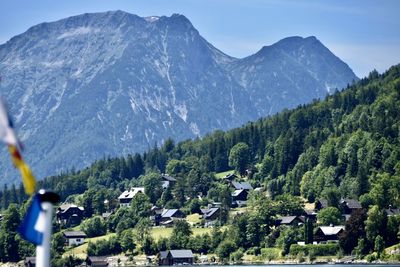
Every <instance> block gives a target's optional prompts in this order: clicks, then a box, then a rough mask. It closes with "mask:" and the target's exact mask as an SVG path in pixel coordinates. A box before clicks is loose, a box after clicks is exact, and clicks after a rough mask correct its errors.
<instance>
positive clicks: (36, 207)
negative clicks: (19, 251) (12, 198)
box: [18, 194, 44, 245]
mask: <svg viewBox="0 0 400 267" xmlns="http://www.w3.org/2000/svg"><path fill="white" fill-rule="evenodd" d="M43 220H44V215H43V212H42V208H41V199H40V195H39V194H36V195H35V196H34V197H33V199H32V203H31V205H30V206H29V208H28V211H27V212H26V214H25V217H24V219H23V220H22V222H21V225H20V226H19V228H18V232H19V233H20V234H21V236H22V237H23V238H24V239H26V240H27V241H29V242H31V243H33V244H35V245H41V244H42V241H43V230H44V229H40V228H41V225H43Z"/></svg>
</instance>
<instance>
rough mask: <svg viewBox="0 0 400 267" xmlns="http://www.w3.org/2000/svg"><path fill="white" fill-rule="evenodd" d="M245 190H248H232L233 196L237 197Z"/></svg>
mask: <svg viewBox="0 0 400 267" xmlns="http://www.w3.org/2000/svg"><path fill="white" fill-rule="evenodd" d="M243 192H246V190H244V189H240V190H235V191H233V192H232V194H231V196H233V197H237V196H238V195H240V194H242V193H243Z"/></svg>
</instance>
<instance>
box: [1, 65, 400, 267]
mask: <svg viewBox="0 0 400 267" xmlns="http://www.w3.org/2000/svg"><path fill="white" fill-rule="evenodd" d="M130 150H132V151H134V150H135V148H130ZM399 160H400V65H397V66H394V67H392V68H391V69H389V70H388V71H387V72H385V73H383V74H379V73H378V72H376V71H373V72H371V73H370V75H369V76H368V77H367V78H364V79H361V80H360V81H359V82H357V83H356V84H354V85H349V86H348V87H347V88H345V89H344V90H343V91H340V92H339V91H337V92H335V93H334V94H333V95H329V96H327V97H326V98H325V99H324V100H315V101H314V102H313V103H310V104H308V105H302V106H299V107H297V108H296V109H293V110H285V111H283V112H280V113H279V114H276V115H274V116H270V117H267V118H263V119H260V120H258V121H256V122H249V123H247V124H246V125H244V126H243V127H240V128H237V129H233V130H230V131H227V132H222V131H215V132H213V133H211V134H209V135H207V136H204V137H202V138H198V139H196V140H187V141H184V142H180V143H175V142H174V140H173V139H168V140H165V141H164V142H163V144H162V145H160V146H158V145H157V144H155V145H154V147H153V148H151V149H149V150H148V152H146V153H144V154H132V155H128V156H125V157H119V158H107V157H104V158H103V159H100V160H98V161H96V162H94V163H93V164H92V165H91V166H90V167H88V168H85V169H83V170H71V171H69V172H67V173H63V174H60V175H57V176H53V177H47V178H45V179H44V180H43V181H40V182H39V185H38V186H39V188H46V189H49V190H52V191H55V192H57V193H58V194H60V196H61V199H62V202H71V203H76V204H78V205H81V206H82V207H84V210H85V216H86V217H87V218H91V217H93V218H91V219H88V220H86V221H85V222H84V223H83V224H82V225H81V227H82V229H83V228H84V229H86V230H88V229H89V228H90V227H91V225H90V224H94V223H95V222H94V218H99V215H101V214H102V213H104V212H106V211H108V210H114V213H113V215H111V217H110V219H109V220H108V221H107V222H103V221H100V222H96V223H97V225H104V228H101V227H96V229H103V230H102V233H98V234H93V235H94V236H95V235H102V234H105V233H106V232H111V233H113V232H115V233H117V236H116V237H113V238H115V239H113V238H110V240H109V241H107V242H109V243H107V242H106V241H104V242H105V243H107V244H95V243H93V244H92V243H91V244H90V245H89V247H88V253H89V252H90V253H91V254H93V255H102V254H108V253H110V254H113V253H114V254H115V253H120V252H123V251H125V252H126V251H133V250H134V249H135V247H136V248H140V249H141V250H142V252H144V253H146V254H154V253H156V252H157V251H159V250H162V249H166V248H191V249H192V250H193V251H194V252H197V253H200V252H203V253H210V252H212V253H216V255H217V256H218V257H220V258H221V259H223V258H224V257H228V258H229V256H232V255H233V257H239V256H240V253H242V254H243V253H244V252H246V253H253V254H257V253H260V250H262V249H264V248H265V249H267V248H271V247H279V248H280V249H281V250H282V253H283V254H288V253H297V252H296V249H298V250H301V249H299V248H298V247H295V246H292V248H293V251H292V252H291V250H290V249H291V245H292V244H295V243H296V242H297V241H304V240H305V239H307V237H305V236H307V232H309V230H304V229H303V228H275V227H273V225H274V219H275V218H277V217H278V216H285V215H301V214H302V212H303V206H304V203H314V202H315V201H316V200H321V199H324V200H327V201H328V205H329V206H330V207H332V208H333V209H337V208H338V202H339V200H340V199H343V198H348V199H355V200H358V201H359V202H360V203H361V205H362V207H363V209H362V210H360V211H359V212H358V213H356V214H352V216H351V217H350V219H349V220H347V222H342V224H343V225H344V224H346V230H345V231H344V232H343V234H342V236H341V238H340V242H339V245H340V246H339V247H338V248H337V250H335V251H336V252H338V251H341V253H344V254H350V253H352V252H353V255H359V257H363V255H367V254H370V255H374V256H370V257H375V258H377V257H378V258H379V257H381V255H382V251H383V248H384V247H388V246H392V245H394V244H397V243H398V242H399V240H398V234H399V226H400V215H394V216H388V214H387V212H386V210H387V209H389V208H391V209H395V208H400V161H399ZM228 170H235V172H236V173H237V175H238V177H239V178H238V180H243V181H248V182H249V183H250V184H251V185H252V187H253V188H261V190H260V192H261V193H258V194H256V193H253V192H252V193H250V196H249V201H248V204H247V209H246V211H245V212H244V213H243V214H242V215H241V216H233V215H232V212H231V191H230V188H229V187H228V186H227V185H226V183H224V182H223V179H222V178H221V177H220V176H218V175H216V174H217V173H221V172H225V171H228ZM162 173H167V174H168V175H170V176H172V177H174V178H176V180H177V181H176V183H175V185H174V186H173V187H172V188H171V187H169V188H167V189H163V188H162V186H161V178H160V174H162ZM135 186H143V187H144V188H145V192H146V194H145V195H143V196H141V197H140V198H137V199H134V201H133V202H134V203H132V205H131V207H130V208H118V201H117V200H118V199H117V198H118V196H119V195H120V194H121V192H123V191H124V190H128V189H129V188H131V187H135ZM199 196H200V197H199ZM105 200H107V201H106V202H105ZM215 202H217V203H220V208H221V215H220V217H219V223H218V225H219V226H223V228H219V227H215V228H213V230H212V231H213V234H212V235H208V236H206V235H204V236H197V237H193V238H189V236H190V231H191V230H190V229H187V226H186V225H185V224H184V223H182V225H180V224H178V225H175V227H174V231H176V232H175V235H173V236H174V238H171V239H170V240H164V239H162V240H158V241H157V242H156V241H155V240H152V239H151V237H143V236H141V237H140V238H138V239H136V240H137V242H136V245H135V244H134V245H133V247H132V246H129V245H128V244H130V243H129V240H130V239H129V231H130V230H132V229H137V228H140V229H142V230H143V229H147V230H146V231H147V232H148V229H149V227H150V226H149V225H150V223H149V222H148V221H147V220H148V217H149V215H150V214H149V210H150V208H151V206H153V205H156V206H158V207H164V208H180V209H181V210H182V211H183V212H184V213H185V214H187V215H189V214H193V213H196V212H199V210H200V208H203V207H206V206H207V205H208V204H212V203H215ZM26 203H27V198H26V196H25V195H24V192H23V188H22V187H21V186H20V187H16V186H15V185H11V186H5V187H4V188H3V190H2V191H1V192H0V210H2V212H1V213H2V214H3V219H2V222H1V230H0V231H1V232H0V237H1V238H0V242H2V244H1V248H0V260H2V261H3V262H4V261H16V260H19V259H21V258H23V257H25V256H30V254H31V253H32V247H31V246H30V245H28V244H27V243H25V242H24V241H22V240H21V239H20V238H19V236H18V235H17V234H16V233H15V229H16V226H17V225H18V222H19V220H20V216H21V214H23V212H24V211H25V209H26ZM105 203H107V204H105ZM325 213H328V214H327V215H326V217H329V216H334V214H335V210H331V211H330V212H325ZM332 214H333V215H332ZM96 216H97V217H96ZM91 220H92V221H91ZM98 220H100V219H98ZM319 221H324V217H323V216H322V215H321V216H320V217H319ZM325 221H326V222H328V223H329V222H332V220H331V219H329V218H328V219H326V220H325ZM333 221H334V220H333ZM305 225H306V227H305V229H307V227H309V228H310V227H311V232H312V227H315V226H316V225H314V226H312V225H311V226H310V225H308V224H307V223H306V224H305ZM224 227H225V228H224ZM223 229H225V230H223ZM60 230H61V228H60V227H59V226H57V225H55V236H57V235H59V234H58V233H57V232H58V231H60ZM127 231H128V232H127ZM146 231H144V230H143V231H142V232H143V233H146ZM179 233H184V234H179ZM188 233H189V234H188ZM196 238H197V240H196ZM133 239H135V238H133ZM116 240H119V241H118V242H117V241H116ZM121 240H125V241H123V242H122V241H121ZM104 242H103V243H104ZM112 242H115V244H117V243H118V244H121V245H119V246H117V245H115V246H114V248H115V251H112V250H111V251H110V250H107V249H104V248H102V247H101V246H103V247H104V246H107V245H109V246H111V245H110V243H112ZM124 242H125V243H124ZM133 243H135V242H133ZM306 243H307V242H306ZM123 244H125V245H123ZM111 247H112V246H111ZM54 249H55V250H54V253H56V254H57V253H58V254H61V253H62V252H63V250H64V248H62V245H61V246H60V245H58V247H57V246H56V247H54ZM102 249H103V251H104V250H105V251H106V252H104V253H103V252H102ZM328 249H329V248H328ZM12 251H19V254H18V255H16V254H15V253H11V252H12ZM235 253H236V254H235ZM302 253H305V254H307V253H308V252H305V251H302ZM371 253H375V254H371ZM227 255H228V256H227ZM60 261H61V259H60Z"/></svg>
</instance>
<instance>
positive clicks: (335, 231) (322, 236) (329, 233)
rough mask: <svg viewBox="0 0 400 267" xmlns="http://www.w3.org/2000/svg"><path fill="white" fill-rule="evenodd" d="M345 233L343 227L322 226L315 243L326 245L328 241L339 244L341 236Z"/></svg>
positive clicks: (315, 236)
mask: <svg viewBox="0 0 400 267" xmlns="http://www.w3.org/2000/svg"><path fill="white" fill-rule="evenodd" d="M343 231H344V226H343V225H337V226H333V225H330V226H320V227H318V229H317V231H316V232H315V235H314V241H316V242H318V243H326V242H327V241H330V242H338V241H339V235H340V234H341V233H342V232H343Z"/></svg>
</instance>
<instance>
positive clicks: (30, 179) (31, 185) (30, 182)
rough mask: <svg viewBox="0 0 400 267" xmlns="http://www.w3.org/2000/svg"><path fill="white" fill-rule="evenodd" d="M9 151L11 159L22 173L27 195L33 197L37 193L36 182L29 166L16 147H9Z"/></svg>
mask: <svg viewBox="0 0 400 267" xmlns="http://www.w3.org/2000/svg"><path fill="white" fill-rule="evenodd" d="M8 150H9V151H10V154H11V159H12V161H13V163H14V165H15V167H17V168H18V169H19V171H20V172H21V176H22V183H23V184H24V188H25V193H27V194H28V195H32V194H33V193H34V192H35V185H36V180H35V177H34V176H33V174H32V172H31V170H30V168H29V166H28V165H27V164H26V163H25V162H24V160H23V159H22V157H21V154H20V153H19V151H18V149H17V147H16V146H13V145H9V146H8Z"/></svg>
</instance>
